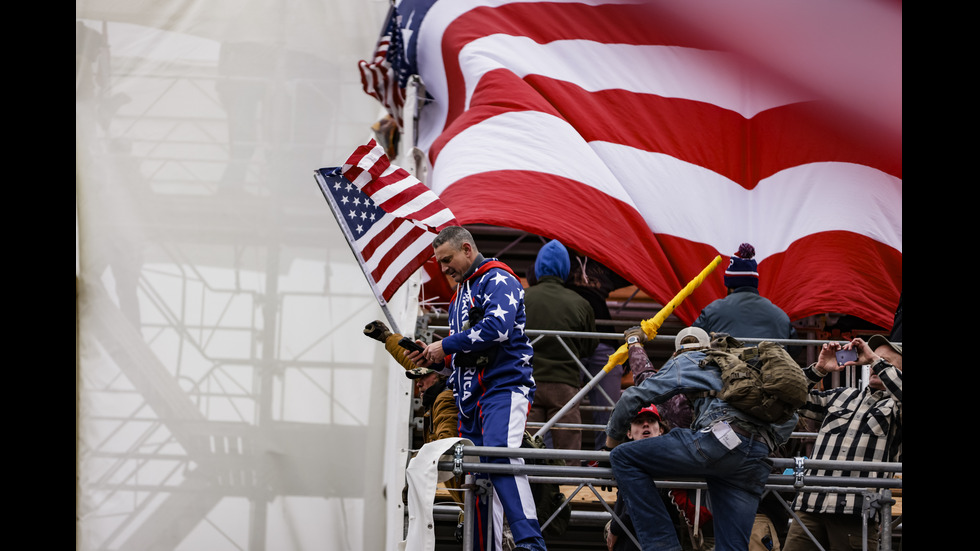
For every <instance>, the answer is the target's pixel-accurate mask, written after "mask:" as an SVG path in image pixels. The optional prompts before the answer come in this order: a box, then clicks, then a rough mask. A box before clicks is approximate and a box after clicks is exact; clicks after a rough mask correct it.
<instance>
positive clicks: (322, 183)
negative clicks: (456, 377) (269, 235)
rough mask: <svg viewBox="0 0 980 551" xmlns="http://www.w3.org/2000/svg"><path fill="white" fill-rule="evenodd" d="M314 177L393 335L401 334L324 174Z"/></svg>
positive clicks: (339, 176) (315, 172) (317, 174)
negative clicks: (328, 187) (328, 189)
mask: <svg viewBox="0 0 980 551" xmlns="http://www.w3.org/2000/svg"><path fill="white" fill-rule="evenodd" d="M335 170H336V172H337V177H338V178H343V176H342V175H341V174H340V169H335ZM313 175H314V177H315V178H316V181H317V184H318V186H319V188H320V192H321V193H322V194H323V197H324V198H325V199H326V200H327V204H328V205H330V212H332V213H333V217H334V219H336V220H337V225H338V226H340V231H342V232H344V237H345V238H346V239H347V246H348V247H350V250H351V252H352V253H354V258H356V259H357V264H358V265H359V266H360V267H361V273H363V274H364V277H365V279H367V282H368V285H370V286H371V291H372V292H373V293H374V297H375V298H377V299H378V305H380V306H381V311H382V312H384V315H385V318H386V319H387V320H388V326H389V327H390V328H391V331H392V332H393V333H401V331H399V330H398V324H397V323H395V317H394V316H392V315H391V311H390V310H389V309H388V301H386V300H385V299H384V297H383V296H382V295H381V290H380V289H378V285H377V284H376V283H375V282H374V279H372V278H371V274H370V272H369V271H368V268H367V264H366V263H365V262H364V257H362V256H361V253H360V251H358V250H357V247H355V246H354V235H353V234H352V233H351V231H350V228H348V227H347V224H345V223H344V221H343V219H342V218H343V213H341V211H340V207H339V206H338V205H337V203H336V201H334V198H333V195H331V194H330V192H329V191H327V186H328V185H329V184H328V183H327V181H326V180H325V179H324V177H323V174H322V173H321V172H320V171H319V170H315V171H313Z"/></svg>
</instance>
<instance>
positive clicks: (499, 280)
mask: <svg viewBox="0 0 980 551" xmlns="http://www.w3.org/2000/svg"><path fill="white" fill-rule="evenodd" d="M490 281H493V282H494V283H498V284H499V283H507V276H505V275H504V273H503V272H497V275H495V276H493V279H491V280H490Z"/></svg>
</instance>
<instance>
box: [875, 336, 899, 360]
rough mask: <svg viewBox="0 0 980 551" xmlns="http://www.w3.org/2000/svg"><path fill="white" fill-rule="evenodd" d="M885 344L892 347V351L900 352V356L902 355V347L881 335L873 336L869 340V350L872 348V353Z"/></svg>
mask: <svg viewBox="0 0 980 551" xmlns="http://www.w3.org/2000/svg"><path fill="white" fill-rule="evenodd" d="M883 344H884V345H886V346H889V347H891V349H892V350H894V351H895V352H898V355H899V356H901V355H902V345H900V344H895V343H893V342H890V341H889V340H888V339H886V338H885V337H883V336H881V335H872V336H871V338H870V339H868V348H870V349H871V350H872V352H873V351H874V350H876V349H877V348H878V347H879V346H881V345H883Z"/></svg>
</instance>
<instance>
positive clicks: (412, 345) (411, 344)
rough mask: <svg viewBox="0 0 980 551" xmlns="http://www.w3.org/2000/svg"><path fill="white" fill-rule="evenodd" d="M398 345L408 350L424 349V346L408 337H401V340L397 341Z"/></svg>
mask: <svg viewBox="0 0 980 551" xmlns="http://www.w3.org/2000/svg"><path fill="white" fill-rule="evenodd" d="M398 345H399V346H401V347H402V348H404V349H405V350H408V351H409V352H422V351H423V350H425V347H423V346H422V345H421V344H419V343H417V342H415V341H413V340H412V339H410V338H408V337H402V338H401V340H399V341H398Z"/></svg>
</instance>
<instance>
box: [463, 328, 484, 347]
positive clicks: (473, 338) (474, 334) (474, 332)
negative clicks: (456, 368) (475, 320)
mask: <svg viewBox="0 0 980 551" xmlns="http://www.w3.org/2000/svg"><path fill="white" fill-rule="evenodd" d="M467 337H469V338H470V343H471V344H472V343H475V342H483V339H482V338H480V330H479V329H476V328H474V329H471V330H470V334H469V335H467Z"/></svg>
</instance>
